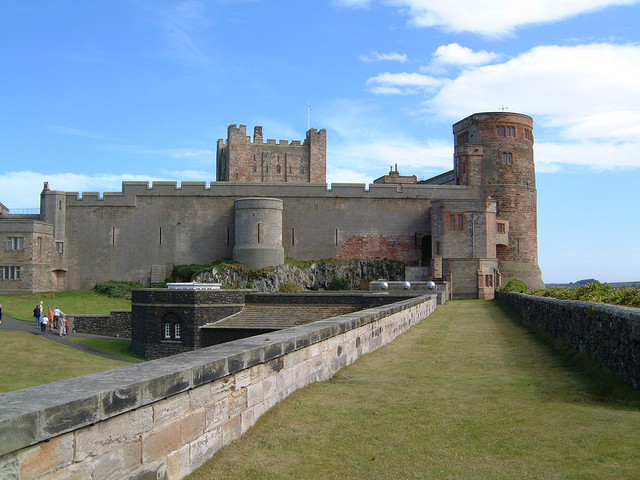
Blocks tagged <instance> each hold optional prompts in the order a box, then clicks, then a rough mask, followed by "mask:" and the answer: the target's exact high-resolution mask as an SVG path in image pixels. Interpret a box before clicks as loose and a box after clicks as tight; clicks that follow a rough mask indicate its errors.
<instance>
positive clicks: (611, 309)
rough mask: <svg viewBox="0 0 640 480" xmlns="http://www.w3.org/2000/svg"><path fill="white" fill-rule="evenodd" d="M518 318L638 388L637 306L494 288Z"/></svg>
mask: <svg viewBox="0 0 640 480" xmlns="http://www.w3.org/2000/svg"><path fill="white" fill-rule="evenodd" d="M495 299H496V300H497V301H498V302H500V303H501V304H502V305H504V306H505V307H506V308H507V309H509V310H510V311H511V312H513V313H514V314H516V315H517V316H519V317H520V319H521V320H522V321H523V322H524V323H526V324H527V325H530V326H532V327H535V328H537V329H539V330H542V331H544V332H547V333H549V334H550V335H553V336H554V337H555V338H557V339H558V340H560V341H561V342H562V343H563V344H564V345H565V346H566V347H567V348H570V349H571V350H573V351H575V352H583V353H587V354H588V355H589V356H590V357H591V358H592V359H594V360H595V361H596V362H598V363H599V364H601V365H602V366H604V367H606V368H607V369H608V370H610V371H612V372H616V373H618V374H619V375H621V376H622V377H623V378H624V379H625V380H626V381H627V382H628V383H630V384H631V385H632V386H633V388H635V389H638V388H640V308H630V307H619V306H615V305H607V304H604V303H592V302H580V301H573V300H556V299H554V298H545V297H536V296H532V295H525V294H522V293H512V292H502V291H496V295H495Z"/></svg>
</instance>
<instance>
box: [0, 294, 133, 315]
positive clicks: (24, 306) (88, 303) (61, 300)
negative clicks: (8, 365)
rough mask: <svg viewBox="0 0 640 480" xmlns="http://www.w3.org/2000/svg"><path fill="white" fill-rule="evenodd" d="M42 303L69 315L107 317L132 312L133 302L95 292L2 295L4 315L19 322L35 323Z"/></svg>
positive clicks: (45, 307)
mask: <svg viewBox="0 0 640 480" xmlns="http://www.w3.org/2000/svg"><path fill="white" fill-rule="evenodd" d="M40 302H44V303H43V305H44V311H45V313H46V312H47V307H51V308H55V307H56V306H59V307H60V309H61V310H62V311H63V312H65V313H67V314H72V313H75V314H81V313H84V314H96V315H106V314H108V313H110V312H111V310H131V300H124V299H121V298H111V297H108V296H106V295H102V294H100V293H97V292H95V291H94V290H70V291H67V292H45V293H32V294H28V295H15V296H14V295H0V303H1V304H2V308H3V310H4V314H5V315H7V316H8V317H11V318H15V319H17V320H24V321H29V322H32V321H33V309H34V308H35V307H36V305H38V304H39V303H40Z"/></svg>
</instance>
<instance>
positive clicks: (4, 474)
mask: <svg viewBox="0 0 640 480" xmlns="http://www.w3.org/2000/svg"><path fill="white" fill-rule="evenodd" d="M0 478H3V479H5V480H18V461H17V459H16V456H15V455H14V454H13V453H10V454H7V455H2V456H0Z"/></svg>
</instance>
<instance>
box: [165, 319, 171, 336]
mask: <svg viewBox="0 0 640 480" xmlns="http://www.w3.org/2000/svg"><path fill="white" fill-rule="evenodd" d="M164 338H167V339H168V338H171V324H170V323H165V324H164Z"/></svg>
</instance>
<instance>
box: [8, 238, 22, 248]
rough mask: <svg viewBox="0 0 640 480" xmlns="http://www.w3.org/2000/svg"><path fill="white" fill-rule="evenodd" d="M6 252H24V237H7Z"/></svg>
mask: <svg viewBox="0 0 640 480" xmlns="http://www.w3.org/2000/svg"><path fill="white" fill-rule="evenodd" d="M7 240H8V242H7V250H24V237H7Z"/></svg>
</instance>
